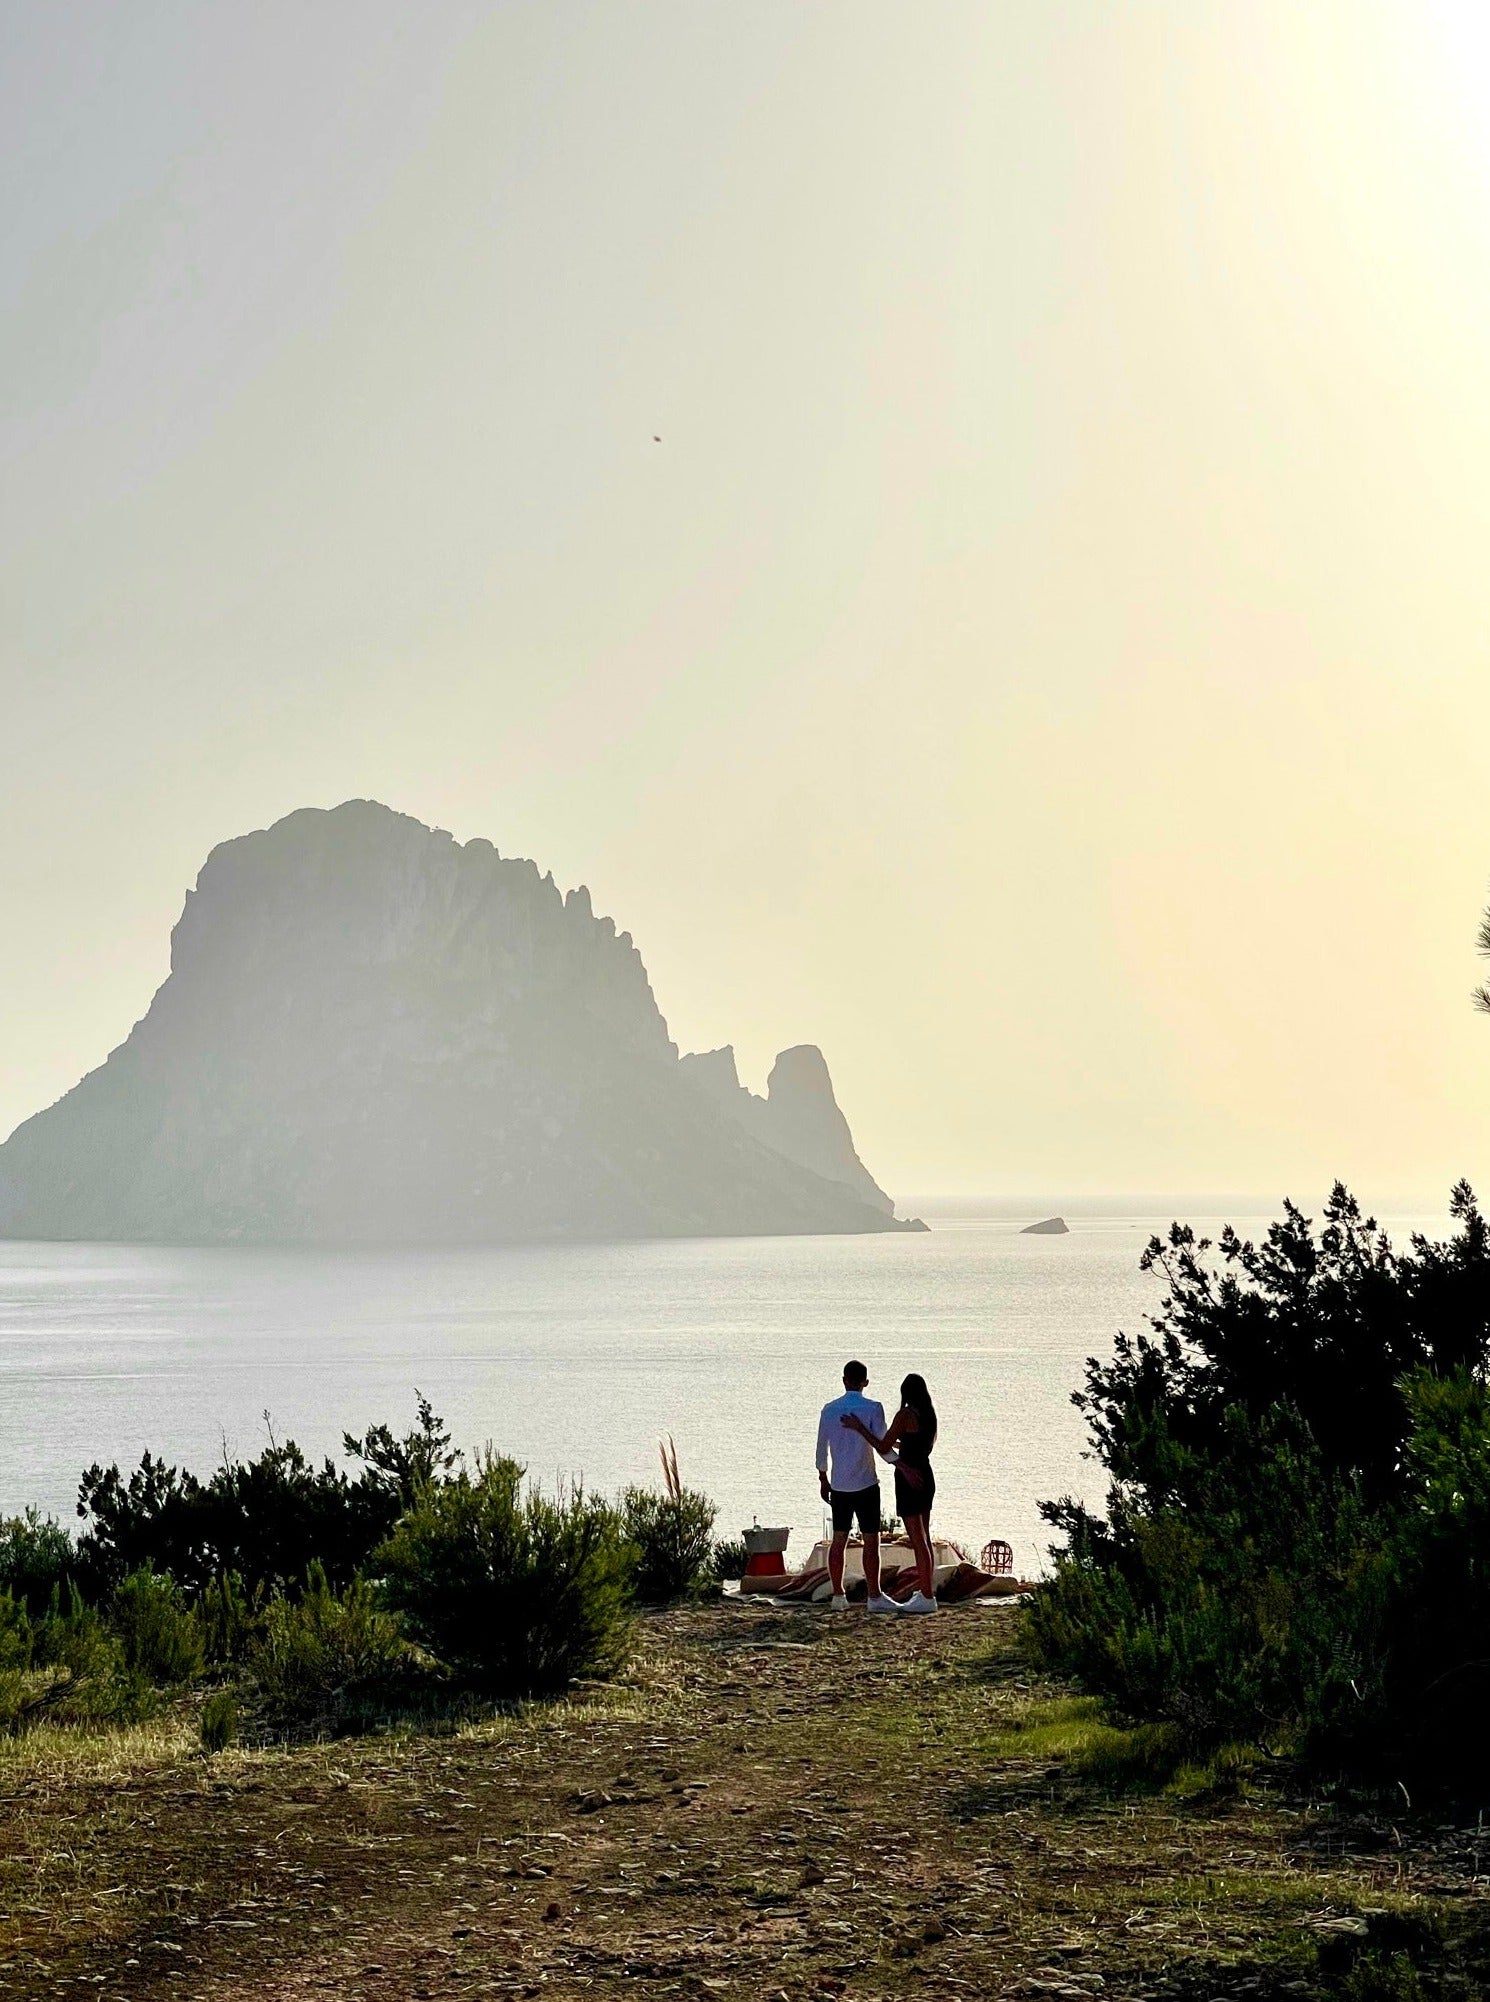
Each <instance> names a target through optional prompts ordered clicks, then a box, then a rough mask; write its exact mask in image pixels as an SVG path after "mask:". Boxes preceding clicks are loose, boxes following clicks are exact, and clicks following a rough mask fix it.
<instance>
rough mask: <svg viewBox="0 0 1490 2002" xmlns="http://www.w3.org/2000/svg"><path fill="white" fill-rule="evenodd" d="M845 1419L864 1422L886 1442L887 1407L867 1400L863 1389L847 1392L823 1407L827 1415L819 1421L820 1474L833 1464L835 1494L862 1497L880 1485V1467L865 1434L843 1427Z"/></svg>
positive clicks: (831, 1483)
mask: <svg viewBox="0 0 1490 2002" xmlns="http://www.w3.org/2000/svg"><path fill="white" fill-rule="evenodd" d="M844 1417H854V1418H858V1419H860V1420H861V1421H862V1422H863V1423H864V1424H865V1425H867V1426H868V1427H869V1429H870V1431H871V1432H872V1433H873V1434H874V1436H875V1438H876V1439H883V1438H884V1436H885V1407H884V1406H883V1405H882V1404H877V1403H876V1402H875V1400H874V1399H873V1398H872V1397H866V1396H865V1395H864V1393H863V1391H862V1390H846V1391H845V1392H844V1393H843V1395H842V1397H835V1398H834V1399H833V1402H832V1403H831V1404H825V1405H824V1406H823V1415H822V1417H821V1418H819V1420H818V1421H817V1470H818V1472H819V1473H820V1474H826V1473H827V1472H828V1469H829V1466H830V1465H831V1467H832V1475H831V1477H830V1485H831V1486H832V1488H833V1489H834V1490H835V1492H836V1493H838V1494H858V1493H859V1492H861V1491H862V1490H863V1489H864V1488H872V1487H877V1486H878V1484H879V1467H878V1465H877V1463H876V1461H875V1457H874V1448H873V1446H871V1445H870V1443H869V1441H868V1440H867V1439H866V1438H865V1437H864V1436H863V1434H862V1433H860V1432H856V1431H855V1430H854V1428H853V1426H852V1425H840V1424H839V1422H838V1421H839V1419H840V1418H844Z"/></svg>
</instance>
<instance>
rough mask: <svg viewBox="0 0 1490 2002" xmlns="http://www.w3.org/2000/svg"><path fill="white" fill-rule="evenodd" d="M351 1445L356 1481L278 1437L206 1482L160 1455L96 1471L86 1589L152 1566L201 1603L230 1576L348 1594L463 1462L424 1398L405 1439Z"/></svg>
mask: <svg viewBox="0 0 1490 2002" xmlns="http://www.w3.org/2000/svg"><path fill="white" fill-rule="evenodd" d="M342 1443H343V1447H344V1449H345V1451H346V1452H347V1454H348V1455H349V1456H350V1457H351V1458H352V1459H353V1460H355V1461H357V1462H359V1463H360V1465H359V1469H358V1472H357V1474H356V1477H355V1478H352V1477H349V1476H348V1475H347V1474H346V1473H345V1472H343V1470H342V1469H341V1468H339V1467H337V1466H335V1465H334V1464H333V1463H332V1462H331V1461H330V1460H329V1459H328V1460H325V1461H323V1462H322V1464H321V1465H320V1466H319V1467H317V1466H315V1465H313V1464H312V1462H311V1461H310V1460H309V1459H308V1458H307V1457H306V1455H305V1454H304V1453H302V1452H301V1450H300V1448H299V1447H298V1446H297V1445H296V1444H295V1442H294V1440H293V1439H287V1440H285V1441H284V1443H283V1444H281V1443H280V1442H279V1441H277V1440H274V1439H271V1441H270V1443H269V1445H268V1446H267V1447H266V1448H265V1449H264V1451H263V1452H262V1453H260V1454H259V1456H258V1458H257V1459H254V1460H234V1459H225V1460H224V1462H223V1464H222V1465H221V1466H220V1467H218V1468H217V1469H216V1471H215V1472H214V1473H213V1474H212V1475H211V1477H210V1478H209V1479H207V1480H205V1481H203V1480H199V1479H198V1477H197V1476H196V1475H195V1474H193V1473H190V1472H188V1471H186V1470H184V1469H182V1468H178V1467H171V1466H167V1465H166V1463H165V1461H164V1460H159V1459H156V1458H155V1457H154V1456H153V1455H152V1454H150V1453H146V1454H145V1456H144V1458H143V1459H142V1460H141V1461H140V1464H139V1466H138V1467H136V1468H135V1469H134V1471H133V1472H132V1473H131V1474H129V1475H128V1476H127V1477H126V1476H125V1475H124V1474H122V1473H121V1472H120V1470H119V1468H118V1467H117V1466H113V1467H108V1468H104V1467H101V1466H93V1467H90V1468H89V1469H88V1471H87V1472H86V1473H85V1474H84V1475H83V1479H82V1484H81V1486H80V1488H79V1490H78V1514H79V1515H81V1516H83V1517H84V1518H85V1519H86V1522H87V1527H86V1528H85V1529H84V1531H83V1534H82V1536H81V1538H80V1539H79V1543H78V1550H77V1559H78V1564H79V1567H80V1575H81V1577H82V1579H83V1582H84V1585H85V1587H86V1589H87V1590H88V1591H89V1592H90V1593H91V1594H93V1595H94V1596H97V1597H100V1598H101V1597H103V1596H104V1595H106V1594H107V1593H108V1592H109V1591H111V1590H113V1588H114V1587H115V1586H116V1585H118V1584H119V1582H120V1581H121V1580H122V1579H123V1578H126V1577H127V1576H128V1575H129V1574H130V1572H132V1571H138V1570H139V1569H141V1568H142V1567H143V1566H144V1565H147V1564H148V1565H150V1566H152V1567H153V1568H154V1569H155V1570H156V1571H164V1572H169V1574H170V1575H171V1576H172V1577H173V1578H175V1579H176V1581H177V1582H178V1584H180V1585H181V1586H182V1587H183V1588H184V1589H185V1590H186V1591H188V1592H192V1593H199V1592H202V1591H204V1590H205V1589H206V1588H207V1586H208V1585H210V1583H211V1582H212V1580H213V1579H214V1578H218V1577H221V1576H223V1575H224V1574H226V1573H229V1572H235V1573H236V1574H237V1575H238V1577H239V1578H240V1579H242V1580H243V1581H244V1583H245V1585H246V1586H247V1588H248V1589H249V1590H250V1591H252V1590H254V1589H255V1588H258V1587H264V1588H272V1587H276V1586H277V1587H278V1588H279V1589H280V1590H281V1591H284V1592H294V1591H296V1590H298V1589H299V1586H300V1583H301V1581H302V1580H303V1579H304V1577H305V1576H306V1573H307V1570H308V1568H309V1566H310V1565H312V1564H319V1565H320V1566H321V1567H322V1569H323V1570H324V1572H325V1574H326V1576H327V1577H328V1579H330V1581H331V1582H332V1583H333V1584H335V1585H344V1584H346V1583H347V1582H348V1580H349V1579H350V1578H351V1577H352V1576H353V1575H354V1573H355V1572H357V1571H358V1570H360V1569H362V1568H363V1567H364V1566H365V1565H366V1562H367V1559H368V1557H369V1555H370V1554H371V1552H372V1551H373V1550H374V1549H375V1548H376V1547H377V1545H378V1544H379V1543H381V1542H382V1541H383V1539H384V1537H385V1536H387V1534H388V1532H389V1530H390V1529H391V1528H392V1527H393V1524H394V1523H395V1522H396V1521H397V1519H398V1517H399V1515H400V1513H401V1512H402V1510H403V1509H404V1507H405V1506H406V1505H407V1503H408V1502H409V1501H410V1500H411V1499H412V1496H413V1490H414V1487H415V1486H417V1485H418V1484H419V1483H420V1482H421V1481H423V1480H433V1479H436V1478H438V1477H439V1476H440V1475H442V1474H443V1473H445V1472H446V1471H448V1469H449V1468H450V1466H451V1465H452V1464H453V1463H454V1462H455V1460H456V1459H457V1458H458V1456H457V1455H456V1454H455V1453H454V1452H453V1451H452V1449H451V1446H450V1441H449V1438H448V1436H447V1435H446V1432H445V1429H444V1427H443V1426H442V1425H441V1423H440V1421H439V1419H438V1418H436V1417H435V1415H434V1413H433V1412H432V1411H431V1410H430V1408H429V1405H428V1403H427V1402H426V1400H425V1399H424V1398H420V1399H419V1406H418V1415H417V1419H416V1423H415V1425H414V1427H413V1429H412V1430H411V1431H410V1432H408V1433H406V1434H405V1435H404V1437H403V1438H402V1439H398V1438H395V1437H394V1435H393V1434H392V1433H391V1432H390V1431H389V1429H388V1427H387V1426H382V1425H380V1426H375V1427H374V1428H373V1429H372V1430H371V1431H370V1432H368V1433H367V1434H366V1436H365V1437H364V1438H362V1439H355V1438H353V1437H352V1436H351V1435H350V1434H347V1435H346V1436H345V1438H344V1439H343V1442H342Z"/></svg>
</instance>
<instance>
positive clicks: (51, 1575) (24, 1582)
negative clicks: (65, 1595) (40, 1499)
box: [0, 1508, 78, 1615]
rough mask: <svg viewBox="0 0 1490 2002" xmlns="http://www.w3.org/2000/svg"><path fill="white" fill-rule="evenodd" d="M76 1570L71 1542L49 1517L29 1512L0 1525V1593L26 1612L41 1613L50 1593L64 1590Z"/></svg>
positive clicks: (76, 1560)
mask: <svg viewBox="0 0 1490 2002" xmlns="http://www.w3.org/2000/svg"><path fill="white" fill-rule="evenodd" d="M77 1570H78V1559H77V1552H76V1551H75V1550H74V1549H73V1543H72V1538H71V1537H70V1536H69V1535H68V1533H67V1531H66V1530H65V1529H64V1528H63V1527H62V1525H61V1523H59V1522H54V1521H53V1520H52V1518H51V1517H50V1516H43V1515H40V1514H38V1512H37V1511H36V1510H35V1509H34V1508H28V1509H27V1510H26V1513H25V1514H24V1515H18V1516H12V1517H11V1518H10V1520H9V1521H8V1522H0V1591H4V1592H9V1593H11V1594H12V1595H13V1596H14V1597H15V1598H17V1599H18V1600H20V1601H21V1603H22V1604H23V1605H24V1606H25V1608H26V1610H27V1612H29V1613H33V1614H38V1615H39V1614H42V1613H44V1612H45V1611H46V1609H47V1606H48V1605H49V1604H50V1602H51V1597H52V1594H53V1592H58V1591H61V1590H63V1589H64V1588H65V1587H66V1586H67V1584H68V1583H69V1582H70V1581H71V1580H72V1579H73V1578H74V1577H76V1575H77Z"/></svg>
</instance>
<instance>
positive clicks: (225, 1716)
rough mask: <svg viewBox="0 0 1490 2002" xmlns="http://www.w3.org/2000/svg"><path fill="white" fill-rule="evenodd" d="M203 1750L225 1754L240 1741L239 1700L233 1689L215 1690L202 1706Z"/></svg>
mask: <svg viewBox="0 0 1490 2002" xmlns="http://www.w3.org/2000/svg"><path fill="white" fill-rule="evenodd" d="M200 1728H201V1733H202V1750H203V1751H204V1752H225V1751H226V1750H227V1749H228V1747H229V1746H230V1745H233V1744H236V1743H237V1741H238V1698H237V1695H236V1693H235V1692H234V1691H233V1690H231V1689H214V1690H213V1692H212V1694H211V1695H210V1696H209V1697H208V1698H207V1701H206V1702H205V1703H204V1704H203V1705H202V1721H201V1727H200Z"/></svg>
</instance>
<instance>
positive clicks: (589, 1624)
mask: <svg viewBox="0 0 1490 2002" xmlns="http://www.w3.org/2000/svg"><path fill="white" fill-rule="evenodd" d="M523 1471H524V1470H523V1469H522V1468H521V1467H520V1466H519V1465H518V1464H517V1462H516V1461H514V1460H508V1459H499V1458H493V1457H491V1456H487V1457H485V1458H484V1459H483V1460H482V1461H481V1462H480V1464H479V1465H478V1467H477V1469H476V1472H475V1475H474V1477H473V1476H472V1475H470V1474H468V1473H467V1472H465V1471H464V1470H462V1471H461V1472H460V1473H458V1474H457V1475H456V1477H455V1478H454V1479H453V1480H450V1481H448V1482H446V1483H444V1484H443V1485H440V1486H428V1487H426V1488H425V1490H424V1491H423V1493H422V1494H421V1496H420V1498H419V1499H418V1500H417V1501H416V1503H415V1504H414V1506H413V1508H411V1509H410V1510H409V1512H408V1513H407V1514H406V1515H405V1516H404V1518H403V1520H402V1521H401V1522H400V1523H399V1525H398V1527H397V1529H396V1530H395V1531H394V1533H393V1535H392V1537H391V1538H390V1539H389V1541H388V1542H387V1543H386V1544H385V1545H384V1546H383V1548H382V1549H381V1550H380V1551H379V1552H378V1554H377V1557H376V1560H375V1562H376V1565H377V1567H378V1570H379V1572H380V1574H381V1576H382V1579H383V1584H384V1591H385V1594H386V1596H387V1599H388V1602H389V1603H390V1604H391V1605H392V1606H393V1607H394V1608H396V1610H398V1611H399V1612H400V1613H402V1614H403V1615H404V1617H405V1619H406V1621H407V1623H408V1626H409V1629H410V1631H411V1633H412V1634H413V1636H414V1638H415V1639H416V1640H418V1641H419V1642H420V1643H421V1644H422V1645H423V1646H425V1647H426V1648H428V1649H429V1651H430V1653H431V1654H433V1655H434V1656H436V1657H437V1658H438V1659H439V1660H440V1661H441V1662H443V1663H445V1664H446V1665H447V1666H448V1667H449V1668H450V1669H451V1670H452V1671H453V1672H454V1673H455V1674H456V1675H457V1676H459V1677H460V1679H461V1680H462V1681H463V1682H465V1683H466V1684H467V1685H468V1686H470V1687H472V1688H474V1689H478V1690H480V1691H482V1692H484V1693H485V1694H487V1695H491V1696H497V1697H502V1698H511V1697H521V1696H531V1695H535V1694H538V1693H540V1692H546V1691H553V1690H558V1689H563V1688H565V1687H566V1686H567V1685H568V1684H569V1683H571V1682H573V1681H575V1680H576V1679H578V1678H580V1677H585V1676H600V1675H606V1674H609V1673H610V1672H611V1671H612V1670H614V1669H615V1668H616V1667H617V1666H618V1664H619V1663H620V1661H621V1660H622V1658H623V1655H624V1651H625V1634H626V1617H625V1605H626V1596H627V1586H628V1583H629V1572H630V1552H629V1550H628V1548H627V1545H626V1542H625V1539H624V1537H623V1535H622V1533H621V1525H620V1521H619V1519H618V1517H617V1514H616V1511H615V1510H614V1509H612V1508H610V1507H608V1506H607V1505H606V1504H605V1503H604V1502H601V1501H597V1500H595V1499H593V1498H592V1497H591V1496H589V1495H587V1494H586V1493H585V1492H584V1491H583V1489H582V1488H578V1487H576V1488H574V1489H571V1490H569V1491H567V1492H562V1493H560V1495H559V1496H558V1497H557V1498H556V1499H552V1500H550V1499H549V1498H548V1497H546V1496H544V1495H542V1494H540V1493H539V1492H538V1491H537V1490H536V1489H533V1488H529V1489H527V1490H526V1491H525V1490H524V1487H523Z"/></svg>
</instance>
